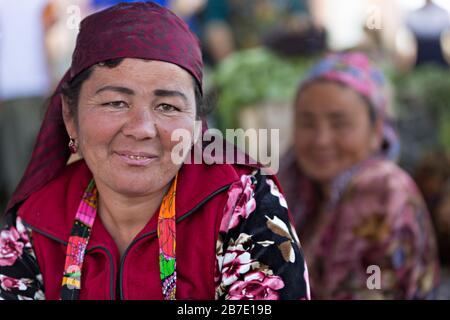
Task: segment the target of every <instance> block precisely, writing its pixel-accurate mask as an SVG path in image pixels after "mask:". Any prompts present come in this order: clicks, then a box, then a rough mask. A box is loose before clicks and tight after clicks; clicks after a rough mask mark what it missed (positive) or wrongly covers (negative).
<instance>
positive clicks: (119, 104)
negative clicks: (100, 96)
mask: <svg viewBox="0 0 450 320" xmlns="http://www.w3.org/2000/svg"><path fill="white" fill-rule="evenodd" d="M102 106H108V107H113V108H117V109H120V108H126V107H128V104H127V103H126V102H125V101H111V102H107V103H103V104H102Z"/></svg>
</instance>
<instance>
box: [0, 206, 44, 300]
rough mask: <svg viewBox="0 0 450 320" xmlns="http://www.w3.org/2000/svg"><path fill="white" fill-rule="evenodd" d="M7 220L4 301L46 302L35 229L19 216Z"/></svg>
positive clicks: (2, 255)
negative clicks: (34, 240) (36, 250)
mask: <svg viewBox="0 0 450 320" xmlns="http://www.w3.org/2000/svg"><path fill="white" fill-rule="evenodd" d="M6 218H7V219H6V224H5V226H4V227H3V228H2V229H1V230H0V300H2V299H5V300H42V299H45V295H44V290H43V287H44V285H43V281H42V275H41V274H40V273H39V267H38V265H37V261H36V256H35V254H34V251H33V246H32V244H31V230H30V229H28V228H27V227H26V226H25V225H24V224H23V222H22V220H21V219H20V218H19V217H16V216H15V214H8V216H7V217H6Z"/></svg>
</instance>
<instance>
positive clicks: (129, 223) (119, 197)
mask: <svg viewBox="0 0 450 320" xmlns="http://www.w3.org/2000/svg"><path fill="white" fill-rule="evenodd" d="M97 189H98V193H99V197H98V215H99V217H100V218H101V220H102V222H103V225H104V226H105V228H106V230H108V232H109V233H110V234H111V236H112V238H113V239H114V241H115V242H116V244H117V247H118V249H119V252H120V254H121V255H122V254H123V252H124V251H125V250H126V248H127V247H128V245H129V244H130V243H131V242H132V241H133V239H134V238H135V237H136V235H137V234H138V233H139V232H140V231H141V230H142V229H143V228H144V227H145V225H146V224H147V223H148V221H149V220H150V219H151V218H152V217H153V215H154V214H155V212H156V210H157V209H158V207H159V206H160V204H161V202H162V199H163V197H164V195H165V193H166V191H167V189H168V187H165V188H163V189H161V190H158V191H156V192H153V193H151V194H148V195H145V196H136V197H130V196H124V195H123V194H120V193H117V192H115V191H113V190H111V189H110V188H109V187H106V186H102V185H97Z"/></svg>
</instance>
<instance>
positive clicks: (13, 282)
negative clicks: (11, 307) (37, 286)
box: [0, 274, 28, 291]
mask: <svg viewBox="0 0 450 320" xmlns="http://www.w3.org/2000/svg"><path fill="white" fill-rule="evenodd" d="M27 283H28V281H27V280H26V279H14V278H11V277H8V276H4V275H1V274H0V286H1V287H2V289H3V290H5V291H12V290H14V289H17V290H22V291H24V290H26V289H27Z"/></svg>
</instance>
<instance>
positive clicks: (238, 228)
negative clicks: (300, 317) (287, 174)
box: [214, 173, 310, 300]
mask: <svg viewBox="0 0 450 320" xmlns="http://www.w3.org/2000/svg"><path fill="white" fill-rule="evenodd" d="M228 196H229V198H228V202H227V204H226V206H225V210H224V215H223V218H222V221H221V225H220V233H219V239H218V241H217V245H216V272H215V277H214V278H215V282H216V298H217V299H227V300H278V299H303V300H306V299H310V293H309V279H308V271H307V268H306V263H305V261H304V259H303V254H302V251H301V247H300V243H299V241H298V237H297V235H296V233H295V229H294V228H293V226H292V225H291V224H290V220H289V214H288V210H287V204H286V201H285V199H284V196H283V195H282V194H281V193H280V192H279V188H278V186H277V184H276V183H275V181H274V180H273V179H270V178H267V177H264V176H261V175H259V174H258V173H256V174H255V175H248V176H247V175H244V176H242V177H241V179H240V181H239V182H237V183H235V184H233V185H232V186H231V187H230V189H229V191H228Z"/></svg>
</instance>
